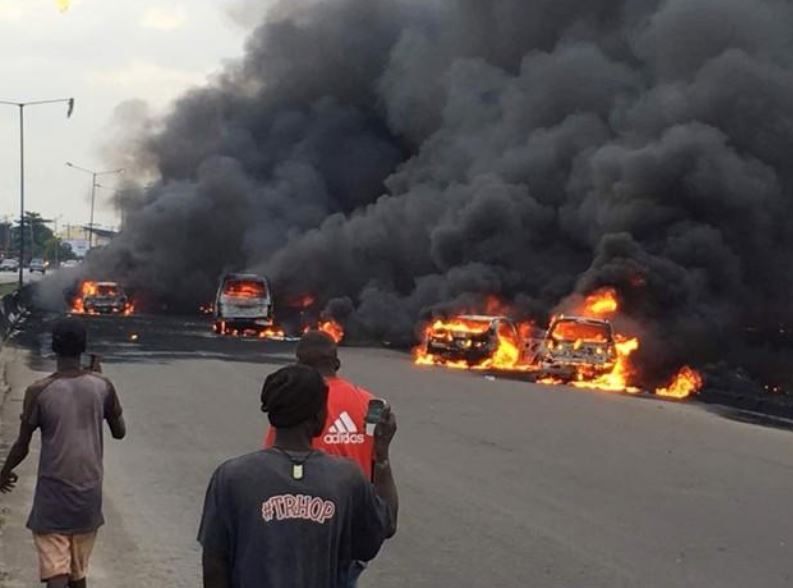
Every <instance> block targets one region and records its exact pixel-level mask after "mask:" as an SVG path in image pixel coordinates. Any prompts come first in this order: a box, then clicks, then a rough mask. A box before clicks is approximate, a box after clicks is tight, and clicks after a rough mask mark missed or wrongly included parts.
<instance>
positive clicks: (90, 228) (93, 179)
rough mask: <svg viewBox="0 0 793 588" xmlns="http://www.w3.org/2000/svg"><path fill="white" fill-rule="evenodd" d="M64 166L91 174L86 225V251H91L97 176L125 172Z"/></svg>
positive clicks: (122, 170) (121, 169) (71, 165)
mask: <svg viewBox="0 0 793 588" xmlns="http://www.w3.org/2000/svg"><path fill="white" fill-rule="evenodd" d="M66 165H67V166H69V167H70V168H72V169H76V170H77V171H81V172H85V173H87V174H91V222H90V223H89V224H88V231H89V232H88V249H89V250H91V249H93V247H94V206H95V204H96V189H97V188H99V187H101V186H99V184H97V183H96V179H97V178H98V177H99V176H109V175H113V174H123V173H124V172H125V171H126V170H125V169H124V168H123V167H121V168H119V169H111V170H108V171H96V170H93V169H88V168H87V167H80V166H79V165H74V164H73V163H72V162H70V161H67V162H66Z"/></svg>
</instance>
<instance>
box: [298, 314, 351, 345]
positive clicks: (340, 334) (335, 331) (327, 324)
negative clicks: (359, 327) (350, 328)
mask: <svg viewBox="0 0 793 588" xmlns="http://www.w3.org/2000/svg"><path fill="white" fill-rule="evenodd" d="M312 330H316V331H322V332H323V333H327V334H328V335H330V336H331V338H332V339H333V340H334V341H335V342H336V344H337V345H338V344H339V343H341V342H342V341H343V340H344V327H343V326H341V324H340V323H338V322H336V321H335V320H333V319H328V320H325V321H320V322H319V323H318V324H317V326H316V327H310V326H309V327H306V328H305V329H303V333H308V332H309V331H312Z"/></svg>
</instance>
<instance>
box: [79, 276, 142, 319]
mask: <svg viewBox="0 0 793 588" xmlns="http://www.w3.org/2000/svg"><path fill="white" fill-rule="evenodd" d="M72 312H74V313H76V314H125V315H126V314H131V313H132V305H131V304H130V302H129V299H128V298H127V294H126V293H125V292H124V289H123V288H122V287H121V286H120V285H119V284H118V283H116V282H83V283H82V285H81V286H80V292H79V294H78V296H77V298H76V299H75V300H74V302H73V304H72Z"/></svg>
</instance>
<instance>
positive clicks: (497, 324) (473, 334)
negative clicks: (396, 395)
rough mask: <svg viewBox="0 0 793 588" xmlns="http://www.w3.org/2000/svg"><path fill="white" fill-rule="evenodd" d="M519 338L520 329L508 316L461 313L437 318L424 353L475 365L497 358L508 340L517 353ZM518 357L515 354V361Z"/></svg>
mask: <svg viewBox="0 0 793 588" xmlns="http://www.w3.org/2000/svg"><path fill="white" fill-rule="evenodd" d="M519 341H520V336H519V334H518V329H517V327H516V326H515V324H514V323H513V322H512V321H511V320H510V319H508V318H505V317H497V316H479V315H461V316H457V317H454V318H453V319H451V320H449V321H436V322H435V323H434V324H433V325H431V326H430V327H429V328H428V329H427V333H426V349H425V350H424V351H425V353H424V354H422V356H423V357H428V358H436V359H438V360H442V361H444V362H449V361H450V362H464V363H466V364H467V365H469V366H473V365H477V364H482V363H483V362H485V361H487V360H489V359H491V358H493V357H494V356H495V355H496V354H497V353H498V352H499V350H500V348H501V347H503V345H504V343H511V347H514V349H515V350H516V352H517V351H518V349H519V346H520V345H519ZM517 360H518V357H515V358H514V361H515V362H517Z"/></svg>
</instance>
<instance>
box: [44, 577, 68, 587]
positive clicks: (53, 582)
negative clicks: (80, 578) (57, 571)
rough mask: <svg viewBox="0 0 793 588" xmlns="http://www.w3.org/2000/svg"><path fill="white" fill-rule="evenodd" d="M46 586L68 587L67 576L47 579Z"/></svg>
mask: <svg viewBox="0 0 793 588" xmlns="http://www.w3.org/2000/svg"><path fill="white" fill-rule="evenodd" d="M47 588H69V576H55V577H54V578H49V579H47Z"/></svg>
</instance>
